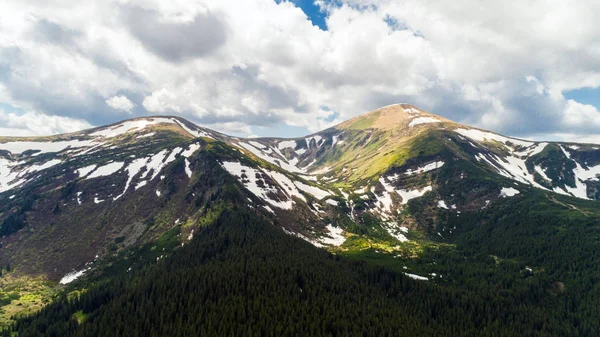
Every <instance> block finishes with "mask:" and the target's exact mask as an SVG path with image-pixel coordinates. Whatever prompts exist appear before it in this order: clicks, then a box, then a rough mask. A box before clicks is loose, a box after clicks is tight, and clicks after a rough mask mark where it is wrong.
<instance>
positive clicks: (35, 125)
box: [0, 109, 92, 137]
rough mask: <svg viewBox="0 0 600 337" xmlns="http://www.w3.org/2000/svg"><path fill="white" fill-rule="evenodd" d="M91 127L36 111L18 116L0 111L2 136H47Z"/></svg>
mask: <svg viewBox="0 0 600 337" xmlns="http://www.w3.org/2000/svg"><path fill="white" fill-rule="evenodd" d="M91 127H92V125H90V124H89V123H87V122H86V121H83V120H77V119H72V118H67V117H60V116H48V115H46V114H43V113H40V112H34V111H29V112H26V113H23V114H16V113H12V112H10V113H9V112H6V111H4V110H2V109H0V135H2V136H18V137H25V136H47V135H55V134H61V133H69V132H75V131H79V130H83V129H88V128H91Z"/></svg>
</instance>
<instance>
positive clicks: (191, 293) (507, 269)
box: [5, 206, 599, 337]
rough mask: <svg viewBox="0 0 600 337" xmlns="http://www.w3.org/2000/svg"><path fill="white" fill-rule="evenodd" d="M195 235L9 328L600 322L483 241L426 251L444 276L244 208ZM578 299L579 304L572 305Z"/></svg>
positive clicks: (520, 327)
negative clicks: (287, 227)
mask: <svg viewBox="0 0 600 337" xmlns="http://www.w3.org/2000/svg"><path fill="white" fill-rule="evenodd" d="M513 207H514V206H513ZM513 220H514V219H513ZM194 237H195V239H194V240H193V241H191V242H189V243H188V244H186V245H185V246H184V247H183V248H180V249H178V250H176V251H174V252H173V254H172V255H171V256H169V257H167V258H165V259H163V260H161V261H159V262H158V263H157V264H150V265H149V264H146V265H145V266H144V267H142V268H141V269H139V270H133V271H131V273H123V274H121V276H118V277H117V278H115V279H113V280H112V281H109V282H104V283H100V284H97V285H93V286H91V288H89V290H88V291H87V292H85V293H83V294H82V295H80V297H79V298H78V299H75V300H67V299H66V298H64V297H63V298H61V299H59V300H58V301H57V302H56V303H54V304H52V305H49V306H48V307H46V308H45V309H43V310H42V311H41V312H40V313H39V314H37V315H34V316H32V317H30V318H25V319H21V320H19V321H18V323H16V324H15V325H14V327H13V329H14V330H15V331H17V332H19V336H20V337H27V336H111V337H112V336H196V335H203V336H447V335H452V336H459V335H463V336H593V335H597V333H598V332H599V331H598V325H593V324H592V323H594V322H595V320H594V319H593V318H591V317H590V315H593V314H597V309H596V307H597V306H595V303H593V302H590V301H589V298H590V297H589V296H582V297H581V299H580V300H579V301H575V299H569V297H565V295H563V294H558V295H553V294H552V293H551V292H550V291H549V290H548V289H549V288H550V285H551V282H552V280H553V278H554V275H552V274H544V273H535V274H533V275H531V274H527V273H523V272H521V270H522V267H523V266H521V265H520V264H518V263H511V262H502V263H500V264H498V265H497V266H495V262H494V260H493V259H492V258H491V257H490V256H489V255H487V254H485V251H484V252H483V253H481V252H473V253H470V255H471V256H472V257H471V258H469V259H466V258H465V257H464V256H462V255H459V254H456V253H453V252H450V251H443V250H441V251H438V252H435V251H432V252H430V253H427V254H430V256H427V257H426V258H425V259H429V260H435V261H440V263H442V261H443V264H442V265H440V266H438V267H437V270H438V272H440V271H441V272H442V273H443V274H444V275H446V278H448V280H447V281H445V280H444V281H442V283H441V284H446V285H445V286H440V285H436V284H435V283H430V282H418V281H413V280H411V279H408V278H407V277H405V276H403V275H402V274H401V273H399V272H395V271H392V270H390V269H387V268H381V267H376V266H372V265H370V264H367V263H365V262H361V261H354V262H353V261H351V260H347V259H345V258H340V257H337V256H335V255H332V254H330V253H327V252H325V251H322V250H318V249H315V248H314V247H312V246H311V245H309V244H308V243H306V242H304V241H301V240H298V239H296V238H294V237H291V236H288V235H285V234H283V233H282V232H281V231H279V230H278V229H277V228H274V227H272V226H269V225H266V224H265V223H264V220H263V219H262V218H259V217H257V216H256V215H254V214H249V213H247V211H245V210H236V209H230V210H229V211H227V212H223V213H222V215H221V216H220V217H219V218H218V219H217V220H216V222H215V223H213V224H212V225H210V226H207V227H202V228H200V229H199V231H198V232H197V233H196V234H195V236H194ZM499 239H500V238H499ZM511 239H513V238H512V237H511ZM464 240H469V238H468V237H465V239H464ZM472 240H476V239H475V238H473V239H472ZM476 245H477V244H476ZM479 246H481V244H479ZM504 246H511V245H504ZM499 249H503V248H499ZM533 249H534V250H536V248H535V247H533ZM489 250H490V251H492V250H497V249H493V248H492V247H490V248H489ZM506 253H507V254H509V253H510V251H507V252H506ZM519 254H522V253H519ZM531 256H533V254H531ZM528 262H529V261H528ZM531 262H536V261H531ZM532 265H533V264H532ZM490 268H493V269H490ZM486 270H487V271H486ZM593 281H594V279H587V278H586V279H585V282H584V284H582V285H581V287H582V289H581V291H583V290H585V289H588V288H585V286H584V285H585V284H589V290H591V291H595V292H598V289H597V287H596V286H594V282H593ZM444 282H447V283H444ZM571 286H573V285H569V287H571ZM577 293H578V294H580V295H581V292H580V291H577ZM566 299H569V301H565V300H566ZM572 301H573V302H572ZM583 302H588V303H583ZM571 306H575V307H572V308H571ZM576 308H584V309H585V310H586V312H584V313H581V314H580V315H581V316H579V315H576V314H575V313H576V312H577V309H576ZM78 311H82V312H83V313H84V314H85V316H86V319H85V321H84V322H83V323H81V324H78V323H77V322H76V320H75V319H74V316H73V314H74V313H76V312H78ZM579 317H584V318H585V319H586V320H585V321H584V322H581V321H580V320H579ZM596 317H598V316H596ZM8 334H9V332H8V331H6V332H5V335H6V336H8Z"/></svg>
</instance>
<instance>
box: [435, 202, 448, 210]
mask: <svg viewBox="0 0 600 337" xmlns="http://www.w3.org/2000/svg"><path fill="white" fill-rule="evenodd" d="M437 206H438V207H439V208H444V209H448V206H447V205H446V202H445V201H444V200H439V201H438V203H437Z"/></svg>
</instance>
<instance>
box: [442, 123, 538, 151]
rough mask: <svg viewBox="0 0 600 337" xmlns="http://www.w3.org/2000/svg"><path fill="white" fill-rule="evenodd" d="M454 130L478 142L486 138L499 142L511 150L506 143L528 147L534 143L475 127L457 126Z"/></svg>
mask: <svg viewBox="0 0 600 337" xmlns="http://www.w3.org/2000/svg"><path fill="white" fill-rule="evenodd" d="M454 131H456V132H458V133H459V134H461V135H463V136H465V137H468V138H471V139H473V140H476V141H478V142H484V141H486V140H487V141H497V142H500V143H502V144H503V145H504V146H506V147H507V148H508V149H510V150H512V148H511V147H509V146H508V145H507V144H508V143H512V144H515V145H519V146H523V147H530V146H533V145H534V144H535V143H534V142H529V141H525V140H520V139H515V138H509V137H504V136H501V135H499V134H495V133H492V132H487V131H481V130H477V129H461V128H459V129H456V130H454Z"/></svg>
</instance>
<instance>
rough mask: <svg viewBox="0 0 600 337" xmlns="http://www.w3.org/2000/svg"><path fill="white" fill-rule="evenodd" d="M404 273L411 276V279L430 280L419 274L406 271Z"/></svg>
mask: <svg viewBox="0 0 600 337" xmlns="http://www.w3.org/2000/svg"><path fill="white" fill-rule="evenodd" d="M404 275H406V276H408V277H410V278H411V279H414V280H419V281H428V280H429V279H428V278H427V277H425V276H419V275H415V274H409V273H404Z"/></svg>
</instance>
